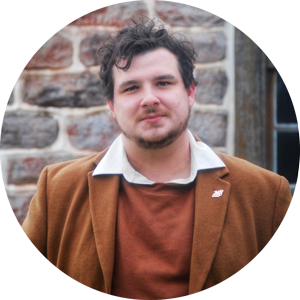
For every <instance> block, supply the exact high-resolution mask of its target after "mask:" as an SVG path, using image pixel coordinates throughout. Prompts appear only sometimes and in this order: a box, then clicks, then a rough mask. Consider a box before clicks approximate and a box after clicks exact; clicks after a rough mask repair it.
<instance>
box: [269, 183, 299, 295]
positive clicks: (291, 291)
mask: <svg viewBox="0 0 300 300" xmlns="http://www.w3.org/2000/svg"><path fill="white" fill-rule="evenodd" d="M270 295H271V296H270V299H272V300H273V299H276V300H287V299H289V300H292V299H295V300H296V299H298V220H297V214H296V210H295V207H294V204H293V200H292V196H291V191H290V187H289V183H288V181H287V180H286V179H285V178H283V177H282V178H281V184H280V187H279V191H278V194H277V199H276V203H275V208H274V216H273V237H272V267H271V291H270Z"/></svg>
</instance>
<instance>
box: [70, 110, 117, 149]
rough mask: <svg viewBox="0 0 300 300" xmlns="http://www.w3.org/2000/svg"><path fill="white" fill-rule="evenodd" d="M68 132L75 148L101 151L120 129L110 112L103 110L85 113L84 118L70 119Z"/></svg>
mask: <svg viewBox="0 0 300 300" xmlns="http://www.w3.org/2000/svg"><path fill="white" fill-rule="evenodd" d="M68 134H69V138H70V141H71V143H72V145H73V146H74V147H75V148H77V149H80V150H94V151H101V150H103V149H105V148H106V147H108V146H109V145H110V144H111V143H112V142H113V141H114V140H115V138H116V137H117V136H118V135H119V134H120V130H119V128H118V125H117V123H116V122H115V121H114V119H113V118H112V117H111V115H110V112H108V111H103V112H100V113H97V114H91V115H87V116H86V117H85V118H80V119H72V120H70V122H69V124H68Z"/></svg>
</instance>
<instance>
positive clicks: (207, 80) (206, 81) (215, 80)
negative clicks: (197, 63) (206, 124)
mask: <svg viewBox="0 0 300 300" xmlns="http://www.w3.org/2000/svg"><path fill="white" fill-rule="evenodd" d="M196 80H197V82H198V85H197V87H196V102H198V103H201V104H218V105H221V104H222V102H223V97H224V95H225V93H226V89H227V85H228V79H227V75H226V72H225V71H223V70H217V69H212V70H200V71H198V72H197V73H196Z"/></svg>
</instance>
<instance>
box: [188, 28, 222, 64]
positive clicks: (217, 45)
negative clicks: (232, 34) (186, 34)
mask: <svg viewBox="0 0 300 300" xmlns="http://www.w3.org/2000/svg"><path fill="white" fill-rule="evenodd" d="M191 39H192V41H193V43H194V46H195V49H196V51H197V53H198V57H197V59H196V61H197V62H198V63H212V62H217V61H221V60H223V59H224V58H225V57H226V39H225V36H224V34H223V33H221V32H210V33H199V34H197V35H196V34H193V35H191Z"/></svg>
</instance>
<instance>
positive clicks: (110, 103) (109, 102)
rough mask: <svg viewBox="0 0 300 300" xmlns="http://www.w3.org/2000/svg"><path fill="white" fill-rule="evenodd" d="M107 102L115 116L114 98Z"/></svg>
mask: <svg viewBox="0 0 300 300" xmlns="http://www.w3.org/2000/svg"><path fill="white" fill-rule="evenodd" d="M107 104H108V106H109V109H110V111H111V114H112V116H113V117H115V112H114V104H113V101H112V100H107Z"/></svg>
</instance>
